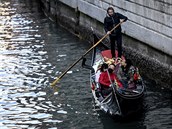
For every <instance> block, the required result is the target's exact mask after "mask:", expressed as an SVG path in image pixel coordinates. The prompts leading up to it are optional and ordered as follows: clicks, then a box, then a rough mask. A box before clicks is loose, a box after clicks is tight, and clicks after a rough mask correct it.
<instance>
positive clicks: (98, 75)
mask: <svg viewBox="0 0 172 129" xmlns="http://www.w3.org/2000/svg"><path fill="white" fill-rule="evenodd" d="M107 68H108V65H107V64H106V63H103V64H101V65H99V66H98V68H97V71H96V78H95V81H96V82H97V83H98V82H99V77H100V74H101V73H102V72H104V71H105V69H107Z"/></svg>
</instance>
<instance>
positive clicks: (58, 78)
mask: <svg viewBox="0 0 172 129" xmlns="http://www.w3.org/2000/svg"><path fill="white" fill-rule="evenodd" d="M123 22H124V20H122V21H121V22H120V23H119V24H117V25H116V26H115V27H114V28H113V29H112V30H111V31H110V33H111V32H112V31H114V30H115V29H116V28H117V27H118V26H119V25H121V24H122V23H123ZM108 35H109V34H108V33H107V34H106V35H104V36H103V37H102V38H101V39H100V40H99V41H98V42H97V43H96V44H94V45H93V46H92V47H91V48H90V49H88V51H86V52H85V53H84V54H83V55H82V56H81V57H80V58H79V59H78V60H76V61H75V62H74V63H73V64H72V65H71V66H69V67H68V68H67V69H66V70H65V71H64V72H63V73H62V74H61V75H60V76H59V77H57V78H56V80H55V81H54V82H53V83H52V84H51V86H55V85H56V83H57V82H58V81H59V80H60V79H61V78H62V77H63V76H64V75H65V74H66V73H67V72H68V71H69V70H70V69H71V68H72V67H74V66H75V65H76V64H77V63H78V62H79V61H80V60H81V59H83V57H84V56H85V55H87V54H88V53H89V52H90V51H91V50H92V49H93V48H95V47H96V46H97V45H98V44H99V43H101V42H102V40H103V39H105V38H106V37H107V36H108Z"/></svg>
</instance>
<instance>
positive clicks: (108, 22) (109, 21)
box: [104, 13, 128, 36]
mask: <svg viewBox="0 0 172 129" xmlns="http://www.w3.org/2000/svg"><path fill="white" fill-rule="evenodd" d="M120 19H124V21H127V19H128V18H127V17H126V16H124V15H122V14H120V13H114V14H113V16H109V15H107V16H106V17H105V19H104V29H105V31H106V32H108V31H110V30H112V29H113V27H115V26H116V25H117V24H119V23H120ZM119 33H121V26H119V27H117V28H116V29H115V30H114V31H113V32H112V33H111V35H114V36H115V35H116V34H119Z"/></svg>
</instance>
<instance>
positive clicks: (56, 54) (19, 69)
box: [0, 0, 172, 129]
mask: <svg viewBox="0 0 172 129" xmlns="http://www.w3.org/2000/svg"><path fill="white" fill-rule="evenodd" d="M0 18H1V20H0V129H8V128H12V129H16V128H18V129H19V128H26V129H35V128H49V129H57V128H60V129H61V128H71V129H83V128H89V129H90V128H96V129H101V128H105V129H110V128H117V129H118V128H120V129H134V128H137V129H142V128H143V129H145V128H149V129H151V128H152V129H153V128H161V129H162V128H171V126H172V123H171V121H172V107H171V100H170V98H169V96H170V95H169V94H170V93H168V92H166V91H164V90H161V91H158V90H156V89H155V88H154V86H152V83H150V82H149V81H148V82H146V83H147V86H148V87H150V88H148V91H147V96H146V98H145V99H146V103H147V105H148V110H147V111H146V113H145V116H143V118H141V119H139V120H137V121H133V122H125V123H121V122H114V121H113V120H112V119H111V118H109V117H107V116H106V115H100V114H97V112H96V111H95V110H94V106H93V105H92V95H91V92H90V89H89V71H87V70H84V69H82V68H81V66H80V64H78V65H77V66H76V67H74V68H73V69H72V70H71V71H69V72H68V73H67V75H66V76H65V77H64V78H63V79H62V80H61V81H60V83H59V84H58V88H54V89H53V88H51V87H50V82H52V81H53V80H54V79H55V78H56V76H59V75H60V74H61V73H62V72H63V70H64V69H65V68H66V67H68V66H69V65H70V64H71V63H72V62H73V61H75V60H76V59H77V58H78V57H79V56H80V55H81V53H83V52H85V51H86V50H87V49H88V47H87V45H85V44H84V43H83V42H82V41H79V39H77V38H76V37H74V36H72V35H71V34H70V33H68V32H66V31H65V30H63V29H61V28H59V27H58V26H56V25H54V24H53V23H51V22H50V21H49V20H48V19H47V18H46V17H45V16H44V15H43V14H42V12H41V10H39V8H38V4H37V3H36V2H35V1H34V0H6V1H1V2H0ZM151 87H152V88H151ZM162 91H163V92H162Z"/></svg>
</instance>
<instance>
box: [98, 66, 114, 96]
mask: <svg viewBox="0 0 172 129" xmlns="http://www.w3.org/2000/svg"><path fill="white" fill-rule="evenodd" d="M114 70H115V66H114V65H109V67H108V70H107V71H104V72H102V73H101V74H100V78H99V83H100V85H101V90H102V94H103V96H106V95H108V94H109V93H110V92H111V91H112V87H111V81H112V83H114V81H116V75H115V74H114ZM108 72H109V75H108ZM109 76H110V78H109ZM110 79H111V81H110Z"/></svg>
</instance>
